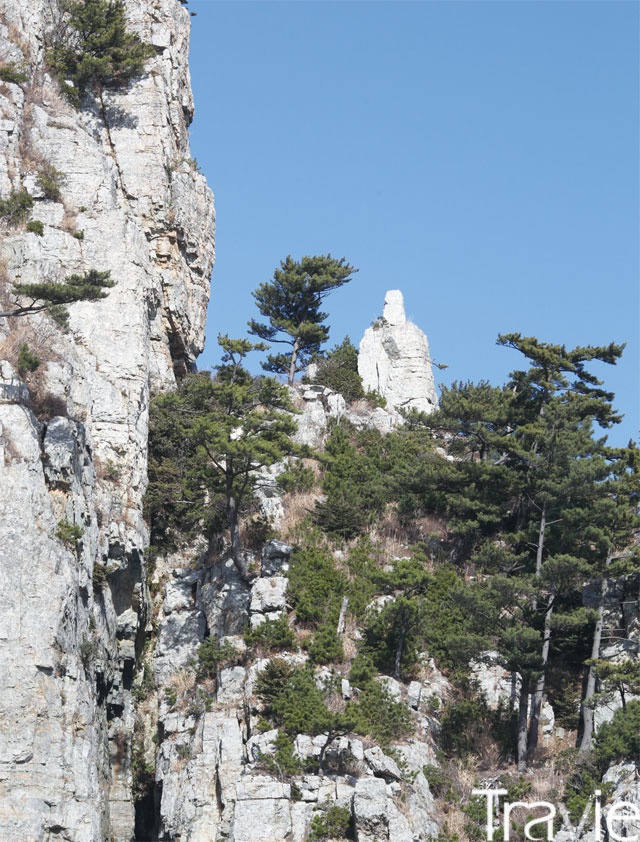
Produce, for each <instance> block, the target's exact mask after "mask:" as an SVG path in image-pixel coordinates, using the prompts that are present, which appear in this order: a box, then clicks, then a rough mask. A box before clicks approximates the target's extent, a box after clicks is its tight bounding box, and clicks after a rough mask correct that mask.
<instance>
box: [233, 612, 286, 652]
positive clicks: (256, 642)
mask: <svg viewBox="0 0 640 842" xmlns="http://www.w3.org/2000/svg"><path fill="white" fill-rule="evenodd" d="M244 641H245V643H246V644H247V646H260V647H262V648H263V649H266V650H267V651H268V652H281V651H283V650H285V649H296V648H297V646H296V635H295V632H294V631H293V629H292V628H291V627H290V626H289V623H288V621H287V618H286V617H284V616H283V617H278V618H277V619H276V620H269V619H267V620H265V621H264V623H262V624H261V625H259V626H258V627H257V628H255V629H250V630H249V631H247V632H246V633H245V636H244Z"/></svg>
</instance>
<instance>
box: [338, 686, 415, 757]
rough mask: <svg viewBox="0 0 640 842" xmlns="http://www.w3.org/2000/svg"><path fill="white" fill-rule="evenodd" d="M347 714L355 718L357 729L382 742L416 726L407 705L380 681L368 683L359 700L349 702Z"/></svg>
mask: <svg viewBox="0 0 640 842" xmlns="http://www.w3.org/2000/svg"><path fill="white" fill-rule="evenodd" d="M347 715H348V716H349V717H351V718H352V719H353V722H354V729H353V730H354V731H356V732H357V733H359V734H364V735H368V736H370V737H373V739H374V740H375V741H376V742H378V743H380V744H381V745H387V744H388V743H390V742H391V741H392V740H398V739H400V738H401V737H404V736H405V735H406V734H408V733H409V732H410V731H411V730H412V728H413V722H412V719H411V714H410V713H409V709H408V708H407V706H406V705H403V704H402V702H396V701H394V700H393V699H392V698H391V696H390V695H389V694H388V693H387V691H386V690H385V689H384V687H381V686H380V684H378V682H377V681H371V682H370V683H369V684H367V685H365V687H364V688H363V689H362V690H361V692H360V697H359V699H358V701H357V702H350V703H349V704H348V705H347Z"/></svg>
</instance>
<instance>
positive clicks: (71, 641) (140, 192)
mask: <svg viewBox="0 0 640 842" xmlns="http://www.w3.org/2000/svg"><path fill="white" fill-rule="evenodd" d="M125 5H126V14H127V19H128V24H129V27H130V29H131V30H132V31H135V32H137V33H138V34H139V36H140V37H141V39H142V40H143V41H145V42H147V43H150V44H152V45H153V47H154V55H153V56H152V58H151V59H150V60H149V62H148V63H147V66H146V72H145V73H144V74H143V75H142V76H141V77H140V78H139V79H137V80H135V82H134V83H133V84H132V85H131V86H129V87H128V88H127V89H122V90H118V91H116V92H109V91H107V90H105V91H104V92H103V93H102V96H101V98H99V99H95V98H94V99H89V100H87V101H86V102H85V103H83V108H82V109H79V110H76V109H74V108H72V107H71V105H69V103H68V102H67V101H66V100H65V99H64V98H62V97H61V96H60V93H59V87H58V83H57V82H56V81H55V80H54V79H53V78H52V76H51V75H50V73H49V71H48V69H47V63H46V51H47V48H48V46H50V45H51V43H52V39H53V38H54V33H55V32H56V31H57V29H58V28H59V26H60V21H61V18H60V10H59V8H58V6H57V4H56V3H55V2H51V0H33V2H31V3H28V4H26V3H24V2H22V0H5V2H3V4H2V10H1V11H0V67H4V68H9V69H15V68H18V69H19V71H20V73H19V75H18V77H17V81H12V80H11V77H12V74H11V73H5V74H3V76H2V79H3V81H1V82H0V197H2V198H3V199H6V198H7V197H9V196H11V194H12V193H23V192H28V193H29V194H30V195H31V197H32V198H33V200H34V203H33V210H32V214H31V216H32V220H34V221H35V222H40V223H42V226H41V227H40V232H38V230H37V229H38V227H39V226H33V225H32V226H30V227H31V228H32V229H33V230H31V231H28V230H26V229H25V226H24V225H17V226H16V225H9V224H7V222H6V220H4V221H3V225H4V230H3V231H2V240H1V243H0V261H1V262H0V280H1V282H2V290H1V292H2V297H3V299H4V302H6V301H9V300H10V299H11V286H10V285H11V283H13V282H16V281H18V282H40V281H51V282H55V281H59V280H61V279H63V278H65V277H66V276H68V275H69V274H72V273H82V272H86V271H88V270H90V269H96V270H98V271H101V272H102V271H110V272H111V277H112V279H113V280H114V281H115V282H116V284H115V286H114V287H113V289H111V290H110V292H109V295H108V297H107V298H106V299H104V300H103V301H99V302H94V303H78V304H74V305H72V306H71V307H70V308H69V311H70V321H69V330H68V332H67V333H63V332H62V331H61V330H60V329H59V328H58V327H57V326H56V324H55V323H54V322H53V321H52V320H51V319H50V318H49V316H46V315H34V316H30V317H20V318H11V319H4V320H0V343H1V347H0V358H4V360H5V362H3V363H2V367H1V374H2V384H1V389H0V430H1V432H2V438H1V440H0V442H1V456H2V458H0V508H1V510H2V519H1V521H0V576H1V577H2V579H1V583H2V587H1V590H0V650H1V651H0V658H1V661H2V665H3V676H4V679H5V680H4V682H3V687H2V689H1V690H0V721H1V722H2V727H1V728H0V838H1V839H6V840H14V839H15V840H17V839H20V840H23V842H32V840H33V842H35V840H38V842H40V840H49V839H66V840H73V842H81V840H82V842H85V840H86V842H98V840H107V839H114V840H118V842H119V840H129V839H131V838H133V834H134V807H133V797H132V789H131V778H132V776H131V743H132V731H133V723H134V717H133V709H132V696H131V688H132V684H133V680H134V678H135V674H136V669H137V667H136V657H137V655H138V654H139V652H140V649H141V647H142V642H143V637H144V631H145V625H146V623H147V621H148V618H147V612H146V604H147V598H146V594H145V585H144V580H145V547H146V546H147V543H148V537H147V532H146V528H145V526H144V523H143V520H142V497H143V494H144V491H145V484H146V440H147V412H148V402H149V396H150V393H152V392H153V391H154V390H159V389H164V388H170V387H171V385H172V384H173V383H174V372H175V371H180V370H184V369H185V368H188V367H189V366H191V365H192V364H193V362H194V360H195V357H196V356H197V354H198V353H199V352H200V350H201V349H202V345H203V341H204V320H205V314H206V306H207V302H208V296H209V277H210V273H211V268H212V265H213V256H214V254H213V226H214V216H213V201H212V195H211V192H210V190H209V188H208V187H207V185H206V183H205V180H204V178H203V177H202V176H201V175H200V174H199V172H198V171H197V168H196V167H195V165H194V162H193V161H192V160H191V156H190V152H189V143H188V126H189V123H190V122H191V119H192V116H193V102H192V97H191V90H190V80H189V71H188V65H187V58H188V43H189V14H188V12H187V11H186V10H185V9H184V8H183V7H182V6H181V4H180V3H179V2H178V0H127V2H126V4H125ZM5 79H8V80H9V81H4V80H5ZM43 176H44V177H46V176H49V177H50V178H53V180H54V182H55V185H54V186H55V187H56V189H55V190H52V189H48V188H50V187H51V185H50V184H47V182H46V180H45V178H43ZM3 309H6V308H3ZM25 346H26V347H27V348H28V349H29V353H31V354H33V355H35V356H36V357H37V358H38V359H39V360H40V366H39V368H38V370H37V371H34V372H33V373H32V374H31V375H27V374H25V376H27V377H28V380H29V388H28V389H27V388H26V387H25V386H24V384H22V383H21V382H20V381H19V380H18V379H17V377H16V373H15V369H16V368H17V367H20V359H21V358H20V351H21V349H23V348H24V347H25Z"/></svg>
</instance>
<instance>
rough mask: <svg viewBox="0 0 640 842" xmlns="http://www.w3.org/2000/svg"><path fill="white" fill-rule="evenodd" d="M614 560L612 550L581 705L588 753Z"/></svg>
mask: <svg viewBox="0 0 640 842" xmlns="http://www.w3.org/2000/svg"><path fill="white" fill-rule="evenodd" d="M612 559H613V550H612V549H610V550H609V552H608V553H607V559H606V561H605V563H604V567H605V574H604V576H603V577H602V580H601V581H600V597H599V605H598V619H597V620H596V627H595V629H594V630H593V641H592V642H591V664H590V665H589V672H588V674H587V686H586V687H585V690H584V698H583V699H582V705H581V714H582V717H581V725H582V734H581V735H580V743H579V746H578V748H579V750H580V751H581V752H586V751H589V750H590V749H591V745H592V742H593V734H594V730H595V722H594V719H595V711H594V709H593V704H592V700H593V697H594V696H595V693H596V681H597V676H596V665H595V661H597V659H598V658H599V657H600V645H601V643H602V629H603V626H604V592H605V587H606V571H607V568H608V567H609V565H610V564H611V560H612Z"/></svg>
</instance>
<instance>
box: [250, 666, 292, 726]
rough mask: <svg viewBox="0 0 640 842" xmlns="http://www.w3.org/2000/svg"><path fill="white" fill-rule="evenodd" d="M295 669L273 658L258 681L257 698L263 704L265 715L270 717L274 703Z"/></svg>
mask: <svg viewBox="0 0 640 842" xmlns="http://www.w3.org/2000/svg"><path fill="white" fill-rule="evenodd" d="M292 673H293V667H292V666H291V665H290V664H288V663H287V662H286V661H284V660H283V659H282V658H272V659H271V660H270V661H269V663H268V664H267V665H266V667H265V668H264V669H263V670H262V672H261V673H260V674H259V675H258V678H257V681H256V696H258V698H259V699H260V700H261V701H262V702H263V704H264V706H265V713H266V714H267V715H269V713H270V712H271V709H272V705H273V702H274V701H275V699H277V697H278V696H279V695H280V693H281V692H282V690H284V688H285V687H286V685H287V682H288V681H289V679H290V677H291V674H292Z"/></svg>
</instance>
